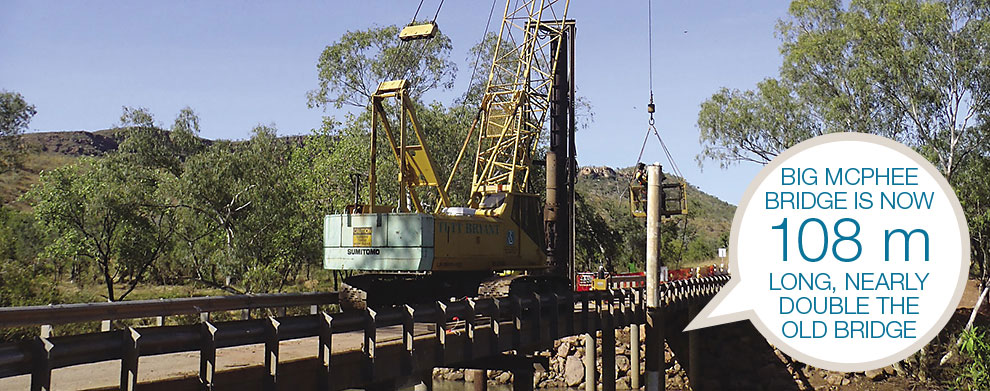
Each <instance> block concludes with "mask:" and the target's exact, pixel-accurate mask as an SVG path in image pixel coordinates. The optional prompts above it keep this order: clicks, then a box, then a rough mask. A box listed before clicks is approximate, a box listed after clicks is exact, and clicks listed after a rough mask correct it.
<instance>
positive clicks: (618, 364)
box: [615, 356, 632, 373]
mask: <svg viewBox="0 0 990 391" xmlns="http://www.w3.org/2000/svg"><path fill="white" fill-rule="evenodd" d="M631 367H632V362H631V361H629V357H627V356H615V368H616V369H618V370H619V372H622V373H625V372H629V368H631Z"/></svg>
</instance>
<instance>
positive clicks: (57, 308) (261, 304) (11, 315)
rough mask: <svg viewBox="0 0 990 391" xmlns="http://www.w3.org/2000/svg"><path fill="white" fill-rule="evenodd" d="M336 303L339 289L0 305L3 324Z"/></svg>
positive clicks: (143, 316) (98, 319)
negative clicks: (34, 304) (101, 301)
mask: <svg viewBox="0 0 990 391" xmlns="http://www.w3.org/2000/svg"><path fill="white" fill-rule="evenodd" d="M327 304H337V292H321V293H277V294H259V295H234V296H215V297H193V298H182V299H168V300H164V299H160V300H135V301H118V302H111V303H81V304H58V305H47V306H25V307H4V308H0V327H16V326H37V325H51V324H65V323H79V322H89V321H105V320H111V319H112V320H117V319H137V318H152V317H160V316H172V315H189V314H201V313H204V312H217V311H234V310H244V309H258V308H280V307H302V306H312V305H327Z"/></svg>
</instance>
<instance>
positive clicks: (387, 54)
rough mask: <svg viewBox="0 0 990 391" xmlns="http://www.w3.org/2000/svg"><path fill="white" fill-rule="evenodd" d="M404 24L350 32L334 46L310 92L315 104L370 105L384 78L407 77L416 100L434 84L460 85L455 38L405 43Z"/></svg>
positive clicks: (323, 57) (327, 51) (323, 56)
mask: <svg viewBox="0 0 990 391" xmlns="http://www.w3.org/2000/svg"><path fill="white" fill-rule="evenodd" d="M400 29H401V28H400V27H399V26H394V25H393V26H385V27H372V28H369V29H367V30H359V31H348V32H347V33H345V34H344V35H343V36H341V37H340V39H339V40H338V41H337V42H335V43H333V44H331V45H328V46H327V47H326V48H325V49H324V50H323V53H322V54H321V55H320V60H319V62H318V63H317V66H316V68H317V71H318V72H319V76H318V77H319V86H318V88H317V89H315V90H313V91H310V92H309V105H310V107H326V106H327V105H331V104H332V105H333V106H334V107H336V108H341V107H343V106H344V105H348V106H355V107H366V106H367V105H368V104H369V103H370V101H371V95H372V94H374V92H375V90H376V89H377V88H378V84H379V83H381V82H382V81H387V80H394V79H405V80H406V81H407V83H408V86H409V92H410V96H411V97H412V98H413V99H414V100H416V99H418V98H419V97H420V96H422V94H423V93H424V92H426V91H428V90H430V89H434V88H438V87H441V88H445V89H446V88H450V87H452V86H453V84H454V75H455V74H456V73H457V65H456V64H455V63H454V62H453V61H450V59H449V56H450V50H451V48H452V46H451V44H450V38H448V37H447V36H446V35H444V34H442V33H438V34H437V35H436V36H435V37H434V38H432V39H428V40H419V41H410V42H403V41H400V40H399V39H398V35H399V31H400Z"/></svg>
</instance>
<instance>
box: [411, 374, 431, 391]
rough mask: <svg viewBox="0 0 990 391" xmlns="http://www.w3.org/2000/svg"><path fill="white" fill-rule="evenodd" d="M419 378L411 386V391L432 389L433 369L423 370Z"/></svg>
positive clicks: (428, 390) (429, 390)
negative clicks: (417, 381) (419, 379)
mask: <svg viewBox="0 0 990 391" xmlns="http://www.w3.org/2000/svg"><path fill="white" fill-rule="evenodd" d="M420 378H421V379H422V380H421V381H420V382H419V383H416V385H414V386H413V391H433V369H430V370H428V371H423V373H422V375H420Z"/></svg>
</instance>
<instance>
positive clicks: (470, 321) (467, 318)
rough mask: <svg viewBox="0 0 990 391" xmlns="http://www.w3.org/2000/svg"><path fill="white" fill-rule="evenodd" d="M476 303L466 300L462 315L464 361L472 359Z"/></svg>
mask: <svg viewBox="0 0 990 391" xmlns="http://www.w3.org/2000/svg"><path fill="white" fill-rule="evenodd" d="M475 305H476V303H475V302H474V300H472V299H470V298H469V299H467V311H466V312H465V314H464V336H465V339H466V341H465V343H464V360H471V359H473V358H474V318H475V317H476V316H477V315H478V313H477V312H476V311H475Z"/></svg>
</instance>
